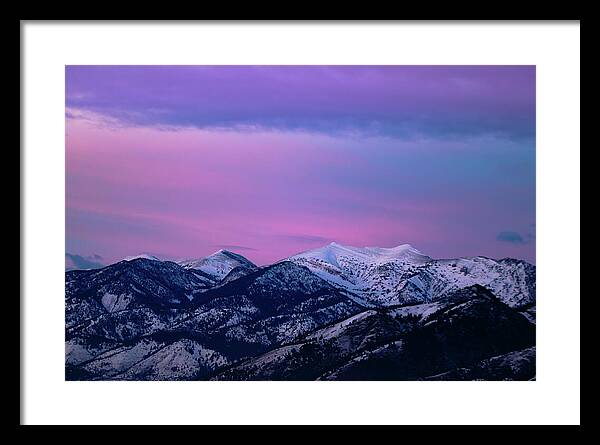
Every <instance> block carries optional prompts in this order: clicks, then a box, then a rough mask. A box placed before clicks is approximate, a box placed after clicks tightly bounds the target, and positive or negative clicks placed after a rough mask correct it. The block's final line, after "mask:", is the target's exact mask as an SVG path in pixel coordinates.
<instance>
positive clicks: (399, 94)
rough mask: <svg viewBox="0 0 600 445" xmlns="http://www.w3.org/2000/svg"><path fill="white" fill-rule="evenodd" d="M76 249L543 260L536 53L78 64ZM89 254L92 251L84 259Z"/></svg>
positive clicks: (73, 123) (70, 151) (71, 119)
mask: <svg viewBox="0 0 600 445" xmlns="http://www.w3.org/2000/svg"><path fill="white" fill-rule="evenodd" d="M65 75H66V79H65V81H66V85H65V86H66V98H65V105H66V110H65V117H66V124H65V132H66V252H67V260H68V261H69V262H71V263H72V264H73V265H74V266H77V265H80V264H81V265H88V267H91V266H89V265H90V264H93V265H99V264H109V263H112V262H115V261H119V260H121V259H122V258H124V257H126V256H128V255H134V254H138V253H142V252H143V253H150V254H153V255H156V256H158V257H160V258H165V259H181V258H199V257H203V256H206V255H209V254H211V253H213V252H215V251H216V250H219V249H227V250H231V251H234V252H237V253H240V254H242V255H244V256H246V257H247V258H249V259H250V260H252V261H254V262H255V263H257V264H268V263H271V262H273V261H277V260H280V259H283V258H286V257H288V256H290V255H293V254H295V253H298V252H301V251H304V250H309V249H312V248H316V247H320V246H323V245H325V244H328V243H330V242H333V241H335V242H337V243H340V244H346V245H352V246H358V247H364V246H378V247H393V246H397V245H400V244H411V245H412V246H413V247H415V248H417V249H419V250H420V251H422V252H423V253H425V254H428V255H430V256H432V257H434V258H455V257H462V256H475V255H483V256H487V257H491V258H498V259H499V258H504V257H513V258H519V259H525V260H527V261H529V262H531V263H534V264H535V224H536V221H535V67H534V66H391V65H390V66H89V65H87V66H67V67H66V69H65ZM81 267H83V266H81Z"/></svg>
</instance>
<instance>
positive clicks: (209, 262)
mask: <svg viewBox="0 0 600 445" xmlns="http://www.w3.org/2000/svg"><path fill="white" fill-rule="evenodd" d="M178 264H179V265H180V266H182V267H185V268H186V269H195V270H200V271H202V272H204V273H206V274H209V275H211V276H213V277H215V278H216V279H218V280H221V279H223V278H224V277H225V276H226V275H227V274H228V273H229V272H231V271H232V270H233V269H234V268H236V267H239V266H243V267H244V268H247V269H254V268H256V265H255V264H254V263H253V262H252V261H250V260H248V259H247V258H245V257H243V256H242V255H240V254H238V253H234V252H230V251H229V250H224V249H220V250H217V251H216V252H215V253H213V254H211V255H209V256H207V257H204V258H198V259H191V260H183V261H179V262H178Z"/></svg>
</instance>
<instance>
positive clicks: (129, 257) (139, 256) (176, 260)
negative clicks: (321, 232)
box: [66, 241, 535, 270]
mask: <svg viewBox="0 0 600 445" xmlns="http://www.w3.org/2000/svg"><path fill="white" fill-rule="evenodd" d="M334 244H335V245H337V246H339V247H343V248H347V249H386V250H393V249H396V248H398V247H404V246H408V247H409V248H412V249H414V250H416V251H417V252H419V253H421V254H423V255H426V256H429V257H430V258H431V259H432V260H433V261H445V260H457V259H471V258H488V259H491V260H494V261H501V260H503V259H516V260H519V261H525V262H528V263H530V264H532V265H535V263H531V262H529V261H527V260H524V259H522V258H513V257H502V258H492V257H488V256H485V255H473V256H469V257H466V256H459V257H452V258H451V257H444V258H438V257H432V256H430V255H428V254H427V252H423V251H422V250H420V249H418V248H416V247H415V246H413V245H412V244H410V243H403V244H398V245H396V246H391V247H383V246H349V245H344V244H340V243H338V242H336V241H332V242H330V243H327V244H324V245H322V246H320V247H315V248H312V249H308V250H303V251H300V252H295V253H293V254H292V255H289V256H287V257H285V258H279V259H277V260H275V261H272V262H269V263H262V264H261V263H257V262H255V261H253V260H252V259H251V258H249V257H248V256H247V255H244V254H242V253H239V252H236V251H235V250H230V249H218V250H216V251H214V252H212V253H210V254H208V255H206V256H203V257H195V258H193V257H161V256H158V255H155V254H153V253H151V252H140V253H138V254H130V255H126V256H125V257H123V258H121V259H118V260H116V261H113V262H111V263H107V264H101V263H97V265H96V266H95V267H90V268H87V269H83V268H72V269H67V270H75V269H77V270H79V269H80V270H92V269H97V268H102V267H106V266H110V265H113V264H117V263H120V262H121V261H133V260H137V259H144V256H151V257H154V258H156V261H169V262H173V263H180V262H185V261H193V260H201V259H204V258H208V257H211V256H214V255H216V254H218V253H220V252H228V253H232V254H235V255H239V256H241V257H243V258H245V259H247V260H250V261H251V262H252V263H254V264H255V265H256V266H258V267H267V266H271V265H273V264H276V263H279V262H282V261H286V260H289V259H290V258H291V257H293V256H296V255H300V254H303V253H307V252H311V251H314V250H320V249H323V248H326V247H329V246H331V245H334ZM66 255H67V256H75V255H74V254H71V253H70V252H66ZM146 259H148V260H151V261H152V260H153V259H152V258H146Z"/></svg>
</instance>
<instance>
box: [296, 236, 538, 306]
mask: <svg viewBox="0 0 600 445" xmlns="http://www.w3.org/2000/svg"><path fill="white" fill-rule="evenodd" d="M289 261H292V262H294V263H296V264H299V265H302V266H306V267H307V268H308V269H310V271H311V272H313V273H314V274H316V275H318V276H319V277H321V278H322V279H324V280H326V281H328V282H329V283H331V284H333V285H334V286H337V287H340V288H343V289H346V290H348V291H350V292H353V293H354V294H355V295H357V296H358V298H357V299H356V300H355V301H357V302H358V303H360V304H363V305H365V306H368V307H375V306H390V305H400V304H409V303H410V304H414V303H422V302H430V301H434V300H436V299H438V298H440V297H443V296H444V295H445V294H448V293H449V292H453V291H455V290H457V289H461V288H464V287H468V286H472V285H475V284H479V285H483V286H486V287H488V288H489V289H491V290H492V291H493V292H494V293H495V294H496V295H497V296H498V297H499V298H500V299H501V300H502V301H503V302H505V303H506V304H509V305H510V306H512V307H517V306H523V305H527V304H532V303H534V302H535V267H534V266H532V265H529V264H527V263H525V262H522V261H516V260H500V261H496V260H493V259H491V258H484V257H474V258H457V259H447V260H434V259H432V258H431V257H429V256H427V255H425V254H423V253H422V252H420V251H419V250H417V249H415V248H414V247H412V246H411V245H410V244H401V245H399V246H396V247H353V246H344V245H341V244H338V243H335V242H333V243H331V244H328V245H326V246H323V247H320V248H318V249H313V250H309V251H306V252H302V253H299V254H297V255H294V256H292V257H290V258H289Z"/></svg>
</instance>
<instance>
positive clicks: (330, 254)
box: [290, 242, 431, 267]
mask: <svg viewBox="0 0 600 445" xmlns="http://www.w3.org/2000/svg"><path fill="white" fill-rule="evenodd" d="M300 258H306V259H314V260H321V261H324V262H326V263H329V264H330V265H332V266H335V267H341V265H340V262H339V260H340V259H343V258H346V259H349V260H357V261H363V262H367V263H385V262H388V261H391V260H401V259H403V260H406V261H410V262H414V263H426V262H428V261H430V260H431V258H430V257H428V256H427V255H424V254H423V253H421V252H420V251H418V250H417V249H415V248H414V247H412V246H411V245H410V244H401V245H399V246H396V247H389V248H387V247H354V246H344V245H342V244H338V243H336V242H332V243H330V244H328V245H326V246H323V247H320V248H317V249H313V250H308V251H306V252H302V253H299V254H297V255H294V256H292V257H291V258H290V260H294V259H300Z"/></svg>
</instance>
